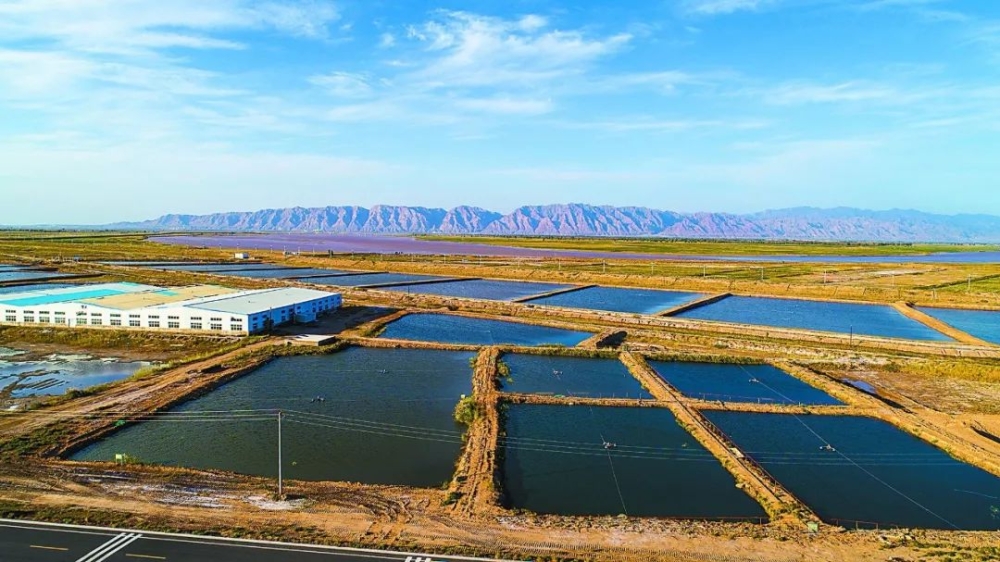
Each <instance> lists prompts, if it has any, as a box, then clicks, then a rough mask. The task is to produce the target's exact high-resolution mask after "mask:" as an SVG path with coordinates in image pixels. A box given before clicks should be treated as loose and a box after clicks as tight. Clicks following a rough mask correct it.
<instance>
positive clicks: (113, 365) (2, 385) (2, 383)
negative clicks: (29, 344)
mask: <svg viewBox="0 0 1000 562" xmlns="http://www.w3.org/2000/svg"><path fill="white" fill-rule="evenodd" d="M19 355H22V353H21V352H18V351H16V350H9V349H6V348H0V399H9V398H27V397H31V396H57V395H60V394H64V393H65V392H66V391H67V390H69V389H76V390H86V389H88V388H91V387H94V386H98V385H101V384H105V383H110V382H116V381H119V380H122V379H125V378H127V377H129V376H131V375H132V373H134V372H136V371H137V370H139V369H140V368H141V367H143V366H145V365H146V363H143V362H140V361H118V360H116V359H94V358H91V357H80V356H67V355H50V356H48V357H45V358H44V359H42V360H31V361H21V360H18V356H19Z"/></svg>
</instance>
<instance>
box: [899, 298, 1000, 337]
mask: <svg viewBox="0 0 1000 562" xmlns="http://www.w3.org/2000/svg"><path fill="white" fill-rule="evenodd" d="M918 310H920V312H923V313H924V314H928V315H930V316H933V317H934V318H937V319H938V320H941V321H942V322H944V323H945V324H950V325H951V326H952V327H954V328H957V329H959V330H962V331H963V332H965V333H967V334H969V335H972V336H975V337H977V338H979V339H981V340H985V341H988V342H992V343H996V344H1000V312H998V311H994V310H958V309H954V308H927V307H918Z"/></svg>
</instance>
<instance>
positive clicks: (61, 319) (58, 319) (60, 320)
mask: <svg viewBox="0 0 1000 562" xmlns="http://www.w3.org/2000/svg"><path fill="white" fill-rule="evenodd" d="M65 323H66V318H65V317H59V316H56V324H65Z"/></svg>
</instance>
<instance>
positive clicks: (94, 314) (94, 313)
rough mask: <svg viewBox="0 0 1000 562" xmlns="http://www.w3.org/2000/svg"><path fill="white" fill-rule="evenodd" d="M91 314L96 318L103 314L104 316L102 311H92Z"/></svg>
mask: <svg viewBox="0 0 1000 562" xmlns="http://www.w3.org/2000/svg"><path fill="white" fill-rule="evenodd" d="M90 315H91V316H93V317H95V318H100V317H101V316H103V314H102V313H100V312H91V313H90Z"/></svg>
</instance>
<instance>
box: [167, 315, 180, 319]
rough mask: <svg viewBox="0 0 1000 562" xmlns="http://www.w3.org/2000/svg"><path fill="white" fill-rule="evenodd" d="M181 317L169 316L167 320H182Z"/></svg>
mask: <svg viewBox="0 0 1000 562" xmlns="http://www.w3.org/2000/svg"><path fill="white" fill-rule="evenodd" d="M180 319H181V317H180V316H167V320H180Z"/></svg>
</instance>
